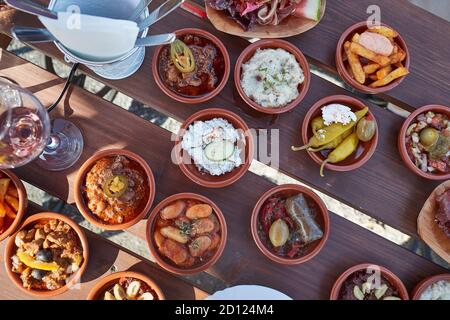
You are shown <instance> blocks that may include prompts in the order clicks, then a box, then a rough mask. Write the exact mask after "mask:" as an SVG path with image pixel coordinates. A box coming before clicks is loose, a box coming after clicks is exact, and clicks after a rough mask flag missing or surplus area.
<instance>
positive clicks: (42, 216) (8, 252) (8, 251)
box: [4, 211, 89, 297]
mask: <svg viewBox="0 0 450 320" xmlns="http://www.w3.org/2000/svg"><path fill="white" fill-rule="evenodd" d="M47 219H56V220H60V221H63V222H64V223H67V224H68V225H69V226H70V227H71V228H72V229H73V230H74V231H75V232H76V233H77V235H78V238H79V240H80V243H81V246H82V248H83V263H82V265H81V267H80V269H79V270H78V271H77V272H75V274H73V275H72V276H71V277H70V279H69V281H68V282H67V283H66V284H65V285H64V286H62V287H61V288H59V289H56V290H48V291H43V290H42V291H40V290H33V289H26V288H24V287H23V285H22V282H21V281H20V279H19V276H18V274H16V273H14V272H12V270H11V266H12V263H11V257H12V253H13V250H14V248H15V247H16V245H15V237H16V235H17V233H18V232H20V231H21V230H23V229H24V228H26V227H28V226H30V225H35V224H36V223H37V222H39V221H41V220H47ZM4 259H5V268H6V273H7V275H8V278H9V279H10V280H11V282H13V283H14V284H15V285H16V287H18V288H19V289H20V290H22V292H25V293H27V294H29V295H33V296H37V297H54V296H57V295H60V294H62V293H64V292H66V291H68V290H69V289H71V287H72V286H73V285H76V284H77V282H78V281H79V280H80V279H81V277H82V275H83V274H84V272H85V271H86V268H87V266H88V263H89V243H88V240H87V237H86V234H85V232H84V231H83V229H82V228H81V227H80V226H79V225H78V224H77V223H76V222H75V221H73V220H72V219H70V218H68V217H66V216H64V215H62V214H60V213H55V212H49V211H46V212H40V213H36V214H33V215H31V216H29V217H28V218H27V219H26V220H25V221H24V222H23V223H22V225H21V226H20V228H19V229H18V230H17V231H16V232H15V233H14V235H12V236H11V237H10V238H9V239H8V241H7V243H6V247H5V253H4Z"/></svg>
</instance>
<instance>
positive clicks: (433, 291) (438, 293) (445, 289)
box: [419, 280, 450, 300]
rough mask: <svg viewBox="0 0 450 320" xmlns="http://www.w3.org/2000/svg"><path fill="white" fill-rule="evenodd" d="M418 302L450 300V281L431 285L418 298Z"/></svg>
mask: <svg viewBox="0 0 450 320" xmlns="http://www.w3.org/2000/svg"><path fill="white" fill-rule="evenodd" d="M419 299H420V300H450V281H445V280H441V281H438V282H435V283H433V284H432V285H430V286H429V287H428V288H426V289H425V291H424V292H423V293H422V295H421V296H420V298H419Z"/></svg>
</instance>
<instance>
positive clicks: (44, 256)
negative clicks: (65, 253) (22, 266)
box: [36, 249, 53, 262]
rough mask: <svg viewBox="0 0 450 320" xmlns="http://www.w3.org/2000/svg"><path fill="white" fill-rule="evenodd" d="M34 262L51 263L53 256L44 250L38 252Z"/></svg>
mask: <svg viewBox="0 0 450 320" xmlns="http://www.w3.org/2000/svg"><path fill="white" fill-rule="evenodd" d="M36 260H38V261H42V262H52V261H53V254H52V252H51V251H50V250H46V249H42V250H39V251H38V252H37V254H36Z"/></svg>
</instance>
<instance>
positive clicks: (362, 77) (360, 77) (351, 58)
mask: <svg viewBox="0 0 450 320" xmlns="http://www.w3.org/2000/svg"><path fill="white" fill-rule="evenodd" d="M344 47H345V45H344ZM349 47H351V45H350V46H349ZM347 58H348V63H349V64H350V68H351V70H352V74H353V77H354V78H355V80H356V81H358V82H359V83H361V84H364V83H365V82H366V74H365V73H364V70H363V68H362V65H361V61H360V60H359V57H358V55H356V54H355V53H353V52H351V51H350V50H347Z"/></svg>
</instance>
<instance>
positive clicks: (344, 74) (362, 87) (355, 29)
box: [336, 21, 411, 94]
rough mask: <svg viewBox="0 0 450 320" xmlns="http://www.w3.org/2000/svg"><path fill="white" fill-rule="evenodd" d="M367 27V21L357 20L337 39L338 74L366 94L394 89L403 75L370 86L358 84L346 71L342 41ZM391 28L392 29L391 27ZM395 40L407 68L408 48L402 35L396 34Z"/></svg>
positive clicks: (348, 39)
mask: <svg viewBox="0 0 450 320" xmlns="http://www.w3.org/2000/svg"><path fill="white" fill-rule="evenodd" d="M382 25H383V26H386V27H389V26H388V25H386V24H384V23H382ZM389 28H391V27H389ZM367 29H368V28H367V22H366V21H363V22H359V23H356V24H354V25H352V26H351V27H349V28H348V29H347V30H345V31H344V33H343V34H342V36H341V37H340V39H339V42H338V44H337V48H336V69H337V71H338V73H339V75H340V76H341V78H342V79H343V80H344V81H345V82H346V83H347V84H348V85H350V86H351V87H353V88H355V89H356V90H358V91H360V92H364V93H368V94H379V93H383V92H387V91H390V90H392V89H394V88H395V87H396V86H398V85H399V84H400V83H401V82H402V81H403V79H404V78H405V76H404V77H401V78H398V79H396V80H394V81H392V82H391V83H389V84H387V85H386V86H384V87H379V88H372V87H369V86H366V85H363V84H360V83H359V82H358V81H356V80H355V79H354V78H353V75H352V74H350V72H349V71H348V69H347V63H346V62H344V59H343V53H344V43H345V42H346V41H350V40H351V38H352V37H353V35H354V34H355V33H362V32H364V31H366V30H367ZM391 29H393V28H391ZM395 42H396V43H397V45H398V46H399V47H400V48H401V49H402V50H403V51H405V52H406V59H405V60H404V61H403V65H404V67H405V68H406V69H408V70H409V66H410V63H411V60H410V55H409V50H408V47H407V45H406V42H405V40H404V39H403V37H402V36H401V35H398V37H397V38H395Z"/></svg>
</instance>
